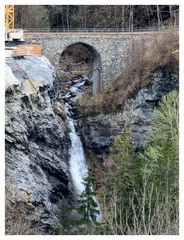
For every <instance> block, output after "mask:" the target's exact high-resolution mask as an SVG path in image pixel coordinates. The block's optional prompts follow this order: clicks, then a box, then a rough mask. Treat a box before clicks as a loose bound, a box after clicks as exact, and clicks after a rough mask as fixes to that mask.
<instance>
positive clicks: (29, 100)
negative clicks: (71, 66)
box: [5, 57, 71, 234]
mask: <svg viewBox="0 0 184 240" xmlns="http://www.w3.org/2000/svg"><path fill="white" fill-rule="evenodd" d="M38 64H39V66H38ZM6 70H7V72H6V80H7V84H6V129H5V131H6V202H7V206H6V215H7V217H6V228H7V232H8V233H10V234H11V231H13V230H12V229H13V228H14V227H15V226H14V225H15V222H16V221H15V219H16V218H18V214H19V213H20V211H19V210H16V209H15V212H13V211H14V209H13V207H12V206H16V207H17V209H25V215H26V220H25V221H27V220H28V222H29V223H30V224H31V226H29V230H30V228H31V227H34V226H36V228H37V229H38V228H39V227H41V229H40V230H39V231H40V232H41V233H45V232H47V228H49V227H50V226H53V225H54V224H55V223H56V222H57V209H58V204H59V201H60V200H62V199H63V198H66V199H67V200H69V199H70V198H71V192H70V185H71V183H70V179H71V178H70V174H69V167H68V161H69V159H68V158H69V153H68V148H69V145H70V141H69V137H68V132H69V130H68V127H67V125H66V116H65V113H64V108H63V107H64V105H63V103H62V102H61V101H58V99H57V98H56V96H57V91H56V89H55V81H56V78H55V75H54V71H53V69H52V66H50V64H49V62H48V61H47V59H46V58H45V57H26V58H24V59H19V60H18V59H17V60H13V59H12V60H10V61H9V62H8V64H7V66H6ZM10 210H11V211H12V212H11V213H8V211H10ZM16 211H18V213H17V212H16ZM8 216H9V217H10V218H8ZM20 217H21V216H20ZM17 221H18V220H17ZM20 224H21V222H20ZM21 227H23V226H21ZM16 230H17V229H16ZM17 231H18V230H17ZM15 232H16V231H15ZM13 233H14V232H13ZM24 233H25V232H24ZM14 234H15V233H14Z"/></svg>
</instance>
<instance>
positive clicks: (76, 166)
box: [65, 83, 101, 222]
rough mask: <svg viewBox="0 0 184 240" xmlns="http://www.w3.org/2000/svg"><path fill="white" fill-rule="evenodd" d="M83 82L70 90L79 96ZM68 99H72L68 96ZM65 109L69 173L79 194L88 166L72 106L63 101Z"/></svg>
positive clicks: (82, 188) (81, 190)
mask: <svg viewBox="0 0 184 240" xmlns="http://www.w3.org/2000/svg"><path fill="white" fill-rule="evenodd" d="M82 85H84V83H83V84H81V83H77V84H75V86H73V87H71V88H70V91H71V90H72V91H71V92H73V90H75V93H76V94H77V95H78V96H79V95H80V89H78V88H79V87H81V86H82ZM66 96H67V97H68V93H67V94H66V95H65V97H66ZM70 100H72V99H71V98H70ZM75 101H76V98H75V97H73V102H75ZM65 111H66V113H67V120H68V125H69V128H70V134H69V135H70V140H71V147H70V162H69V165H70V174H71V177H72V181H73V185H74V187H75V190H76V193H77V194H78V195H80V194H81V193H82V192H83V191H84V190H85V186H84V184H83V181H84V180H83V178H84V177H85V176H86V175H87V174H88V167H87V164H86V159H85V155H84V150H83V146H82V142H81V140H80V137H79V136H78V135H77V133H76V130H75V120H74V119H73V118H72V116H71V111H72V107H71V105H70V104H68V103H65ZM94 200H95V201H96V203H97V205H98V208H99V210H100V207H99V203H98V201H97V198H96V196H94ZM97 221H99V222H100V221H101V213H100V214H99V215H98V216H97Z"/></svg>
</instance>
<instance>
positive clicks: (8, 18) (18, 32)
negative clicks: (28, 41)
mask: <svg viewBox="0 0 184 240" xmlns="http://www.w3.org/2000/svg"><path fill="white" fill-rule="evenodd" d="M14 40H15V41H24V32H23V30H22V29H15V28H14V5H5V41H6V42H8V41H14Z"/></svg>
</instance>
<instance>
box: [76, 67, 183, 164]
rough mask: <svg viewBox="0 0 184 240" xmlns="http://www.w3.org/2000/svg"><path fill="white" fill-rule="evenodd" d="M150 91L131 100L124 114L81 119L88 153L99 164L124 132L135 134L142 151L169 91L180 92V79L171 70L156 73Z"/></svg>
mask: <svg viewBox="0 0 184 240" xmlns="http://www.w3.org/2000/svg"><path fill="white" fill-rule="evenodd" d="M149 83H150V84H149V87H147V88H144V89H140V90H139V91H138V93H137V94H136V96H134V98H132V99H128V100H127V101H126V102H125V104H123V105H122V107H121V110H120V111H118V112H113V113H109V114H98V115H96V116H89V117H87V118H85V119H80V121H79V130H80V132H81V134H82V137H83V143H84V145H85V148H86V151H87V152H92V153H93V154H94V155H95V157H94V159H95V158H97V159H98V160H99V162H100V163H102V164H104V163H105V160H106V159H107V158H108V154H109V150H110V146H111V144H112V143H113V141H114V139H115V138H116V136H117V135H119V134H120V133H121V132H123V130H124V129H129V130H130V131H131V133H132V137H133V140H134V143H135V145H136V147H137V148H138V149H140V148H143V147H144V146H145V144H146V141H147V139H148V137H149V135H150V132H151V129H152V121H153V119H154V113H153V111H154V109H155V108H156V107H157V106H158V104H159V101H160V100H161V98H162V97H163V96H164V95H167V94H168V93H169V92H170V91H172V90H174V89H178V87H179V86H178V84H179V83H178V76H177V75H176V74H173V73H172V72H171V71H169V70H168V69H160V70H157V71H155V72H154V73H153V74H152V76H151V77H150V78H149Z"/></svg>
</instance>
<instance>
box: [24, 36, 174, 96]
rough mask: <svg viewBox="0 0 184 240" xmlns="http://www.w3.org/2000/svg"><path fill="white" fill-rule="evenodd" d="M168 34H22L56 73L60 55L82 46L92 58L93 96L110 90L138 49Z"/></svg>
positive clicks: (149, 45) (148, 45)
mask: <svg viewBox="0 0 184 240" xmlns="http://www.w3.org/2000/svg"><path fill="white" fill-rule="evenodd" d="M163 35H168V37H169V36H170V35H171V33H170V32H127V33H126V32H118V33H99V32H98V33H95V32H94V33H91V32H90V33H72V32H69V33H66V32H65V33H63V32H62V33H26V34H25V36H26V38H27V39H31V40H32V41H34V43H40V44H42V45H43V54H44V55H45V56H47V57H48V59H49V60H50V62H51V63H52V64H53V65H54V66H55V68H56V70H57V69H59V60H60V56H61V54H62V52H63V51H64V50H65V49H66V48H67V47H68V46H71V45H73V44H76V43H80V44H84V45H85V46H86V47H88V49H89V50H90V51H91V52H92V54H93V58H94V59H93V72H92V76H91V78H92V81H93V94H94V95H96V94H98V93H99V92H100V91H101V90H102V89H106V88H107V87H108V86H111V84H112V82H113V81H114V80H115V79H117V78H118V77H119V76H120V74H121V73H122V72H123V71H124V69H125V68H126V67H127V65H129V64H130V63H131V61H132V57H133V56H132V55H133V54H132V53H133V52H134V49H135V48H138V47H139V46H146V47H151V45H152V44H153V42H154V41H155V40H158V39H159V38H160V37H161V36H163Z"/></svg>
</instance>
